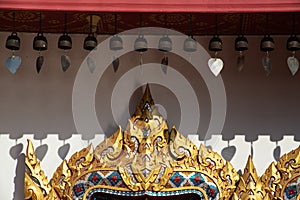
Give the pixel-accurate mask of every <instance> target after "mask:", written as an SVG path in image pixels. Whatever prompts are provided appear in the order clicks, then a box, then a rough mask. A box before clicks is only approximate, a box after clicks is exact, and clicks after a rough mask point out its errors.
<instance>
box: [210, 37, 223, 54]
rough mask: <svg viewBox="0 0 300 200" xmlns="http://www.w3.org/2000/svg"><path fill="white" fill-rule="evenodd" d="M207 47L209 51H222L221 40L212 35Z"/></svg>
mask: <svg viewBox="0 0 300 200" xmlns="http://www.w3.org/2000/svg"><path fill="white" fill-rule="evenodd" d="M208 49H209V50H210V51H222V40H221V39H220V38H219V37H218V36H214V37H213V38H212V39H211V40H210V41H209V46H208Z"/></svg>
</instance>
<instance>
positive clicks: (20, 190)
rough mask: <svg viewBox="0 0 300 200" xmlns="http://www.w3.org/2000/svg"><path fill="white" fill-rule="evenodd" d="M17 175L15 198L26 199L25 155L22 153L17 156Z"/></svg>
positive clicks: (16, 199)
mask: <svg viewBox="0 0 300 200" xmlns="http://www.w3.org/2000/svg"><path fill="white" fill-rule="evenodd" d="M17 160H18V161H17V167H16V176H15V178H14V183H15V191H14V194H13V199H14V200H24V199H25V196H24V181H22V180H24V175H25V155H24V154H23V153H22V154H20V155H19V156H18V157H17Z"/></svg>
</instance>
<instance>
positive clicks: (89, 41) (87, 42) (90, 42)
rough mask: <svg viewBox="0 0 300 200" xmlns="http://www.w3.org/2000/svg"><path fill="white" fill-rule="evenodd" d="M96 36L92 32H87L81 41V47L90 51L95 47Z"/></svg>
mask: <svg viewBox="0 0 300 200" xmlns="http://www.w3.org/2000/svg"><path fill="white" fill-rule="evenodd" d="M97 44H98V42H97V38H96V37H95V36H94V35H93V34H89V35H88V36H87V37H86V38H85V39H84V43H83V48H84V49H85V50H88V51H92V50H93V49H94V48H96V47H97Z"/></svg>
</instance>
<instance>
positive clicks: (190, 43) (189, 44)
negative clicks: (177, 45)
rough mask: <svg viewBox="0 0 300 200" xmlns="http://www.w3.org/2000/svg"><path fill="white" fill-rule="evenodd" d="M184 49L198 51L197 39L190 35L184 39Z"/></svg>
mask: <svg viewBox="0 0 300 200" xmlns="http://www.w3.org/2000/svg"><path fill="white" fill-rule="evenodd" d="M183 50H185V51H187V52H195V51H197V41H196V40H195V39H194V38H193V36H189V37H188V38H187V39H185V40H184V43H183Z"/></svg>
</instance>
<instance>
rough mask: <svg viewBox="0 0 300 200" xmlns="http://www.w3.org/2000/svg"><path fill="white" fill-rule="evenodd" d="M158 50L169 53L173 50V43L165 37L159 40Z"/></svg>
mask: <svg viewBox="0 0 300 200" xmlns="http://www.w3.org/2000/svg"><path fill="white" fill-rule="evenodd" d="M158 49H159V50H160V51H165V52H169V51H171V50H172V41H171V39H170V38H169V37H168V36H163V37H162V38H160V39H159V43H158Z"/></svg>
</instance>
